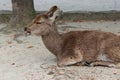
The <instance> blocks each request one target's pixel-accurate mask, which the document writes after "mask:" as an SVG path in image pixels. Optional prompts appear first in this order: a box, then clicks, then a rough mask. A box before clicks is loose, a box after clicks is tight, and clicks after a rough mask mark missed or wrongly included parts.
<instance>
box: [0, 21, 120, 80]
mask: <svg viewBox="0 0 120 80" xmlns="http://www.w3.org/2000/svg"><path fill="white" fill-rule="evenodd" d="M5 26H6V24H0V28H2V27H5ZM66 27H67V28H66ZM68 27H70V28H68ZM58 28H59V31H60V32H68V31H71V30H88V29H89V30H91V29H92V30H93V29H94V30H102V31H107V32H113V33H115V34H117V35H119V34H120V21H75V22H65V23H64V24H61V25H59V26H58ZM15 35H16V33H9V34H3V33H2V32H1V34H0V80H120V69H115V68H108V67H87V66H86V67H85V66H84V67H83V66H69V67H61V68H60V67H58V66H57V64H56V63H57V62H56V57H55V56H54V55H52V54H51V53H50V52H49V51H48V50H47V49H46V48H45V46H44V44H43V42H42V39H41V37H37V36H34V35H31V36H27V37H26V36H25V35H22V36H20V37H18V40H17V41H16V40H14V36H15Z"/></svg>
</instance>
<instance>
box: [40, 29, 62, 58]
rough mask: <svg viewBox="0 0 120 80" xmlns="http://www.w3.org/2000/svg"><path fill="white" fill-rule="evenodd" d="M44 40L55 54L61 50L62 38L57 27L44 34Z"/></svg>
mask: <svg viewBox="0 0 120 80" xmlns="http://www.w3.org/2000/svg"><path fill="white" fill-rule="evenodd" d="M42 39H43V42H44V44H45V46H46V48H47V49H48V50H49V51H50V52H52V53H53V54H54V55H55V56H57V54H58V53H60V51H61V45H62V38H61V35H60V34H59V33H58V31H57V29H56V27H54V29H52V30H50V32H49V34H48V35H44V36H42Z"/></svg>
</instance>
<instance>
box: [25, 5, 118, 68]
mask: <svg viewBox="0 0 120 80" xmlns="http://www.w3.org/2000/svg"><path fill="white" fill-rule="evenodd" d="M61 14H62V13H61V10H60V9H59V8H58V7H57V6H53V7H52V8H51V9H50V10H49V11H48V12H47V13H44V14H41V15H38V16H37V17H36V18H35V19H33V21H32V22H31V23H30V24H28V26H27V27H26V28H25V31H26V32H27V33H31V34H35V35H37V36H42V40H43V42H44V44H45V46H46V48H47V49H48V50H49V51H51V52H52V53H53V54H54V55H55V56H56V57H57V58H58V65H59V66H65V65H72V64H77V63H80V64H82V65H85V64H86V62H87V63H89V64H90V66H97V65H101V66H108V67H115V68H120V37H119V36H118V35H115V34H113V33H110V32H102V31H97V30H91V31H88V30H86V31H70V32H68V33H65V34H59V32H58V31H57V28H56V24H55V21H56V19H57V18H58V17H60V16H61Z"/></svg>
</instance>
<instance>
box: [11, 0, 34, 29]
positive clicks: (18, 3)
mask: <svg viewBox="0 0 120 80" xmlns="http://www.w3.org/2000/svg"><path fill="white" fill-rule="evenodd" d="M12 10H13V15H12V17H11V20H10V22H9V24H10V26H11V27H14V28H15V27H17V28H20V27H24V26H25V25H26V24H28V23H29V22H30V21H31V20H32V18H33V17H34V15H35V10H34V3H33V0H12Z"/></svg>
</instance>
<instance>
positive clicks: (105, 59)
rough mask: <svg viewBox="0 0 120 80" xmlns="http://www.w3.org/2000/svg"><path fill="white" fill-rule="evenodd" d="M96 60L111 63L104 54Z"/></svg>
mask: <svg viewBox="0 0 120 80" xmlns="http://www.w3.org/2000/svg"><path fill="white" fill-rule="evenodd" d="M97 60H101V61H112V60H110V59H109V58H107V56H106V55H105V54H100V55H98V57H97Z"/></svg>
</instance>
